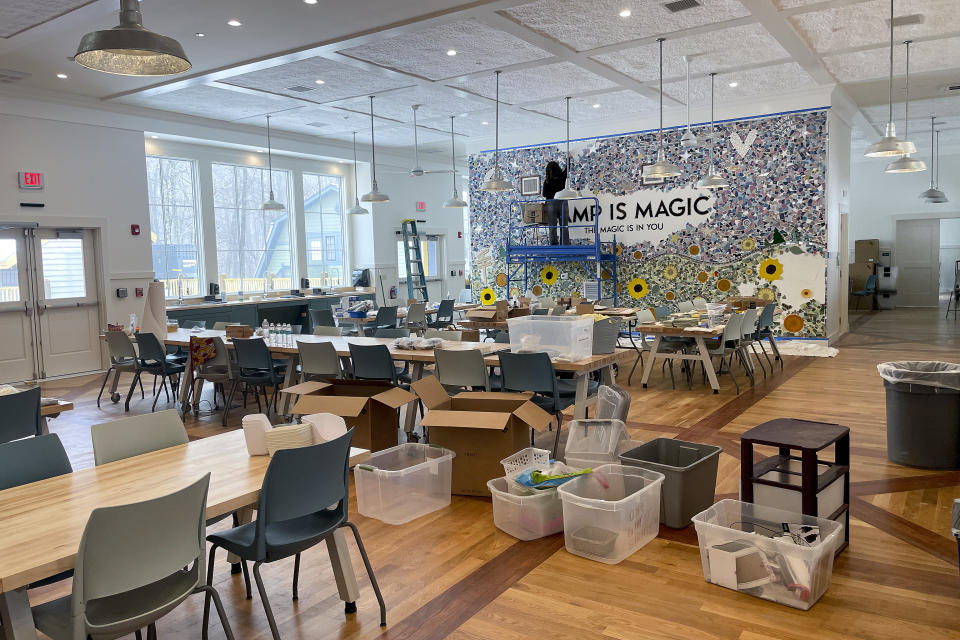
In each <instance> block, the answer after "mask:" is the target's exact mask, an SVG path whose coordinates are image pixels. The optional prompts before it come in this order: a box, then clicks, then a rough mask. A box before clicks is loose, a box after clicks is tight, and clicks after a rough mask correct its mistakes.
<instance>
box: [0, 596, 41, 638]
mask: <svg viewBox="0 0 960 640" xmlns="http://www.w3.org/2000/svg"><path fill="white" fill-rule="evenodd" d="M0 622H2V623H3V628H2V629H0V631H2V632H3V637H4V639H5V640H27V638H29V639H30V640H37V629H36V627H34V625H33V612H31V611H30V599H29V598H28V597H27V590H26V589H17V590H15V591H7V592H6V593H0Z"/></svg>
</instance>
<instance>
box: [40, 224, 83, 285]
mask: <svg viewBox="0 0 960 640" xmlns="http://www.w3.org/2000/svg"><path fill="white" fill-rule="evenodd" d="M40 260H41V264H42V265H43V296H44V297H45V298H47V299H49V300H58V299H62V298H85V297H86V296H87V283H86V276H85V274H84V268H83V264H84V263H83V238H44V239H42V240H40Z"/></svg>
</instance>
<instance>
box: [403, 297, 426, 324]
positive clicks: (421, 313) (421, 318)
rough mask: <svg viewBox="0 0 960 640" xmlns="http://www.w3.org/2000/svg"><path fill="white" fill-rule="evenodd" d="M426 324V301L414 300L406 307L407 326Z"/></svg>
mask: <svg viewBox="0 0 960 640" xmlns="http://www.w3.org/2000/svg"><path fill="white" fill-rule="evenodd" d="M426 324H427V303H426V302H415V303H413V304H412V305H410V306H409V307H407V326H408V327H423V326H424V325H426Z"/></svg>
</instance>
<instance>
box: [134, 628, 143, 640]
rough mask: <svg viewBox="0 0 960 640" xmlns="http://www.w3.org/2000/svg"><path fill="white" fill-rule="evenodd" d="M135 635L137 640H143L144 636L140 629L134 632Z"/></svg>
mask: <svg viewBox="0 0 960 640" xmlns="http://www.w3.org/2000/svg"><path fill="white" fill-rule="evenodd" d="M133 635H134V637H136V639H137V640H143V634H142V633H140V629H137V630H136V631H134V632H133Z"/></svg>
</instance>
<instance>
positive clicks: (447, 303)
mask: <svg viewBox="0 0 960 640" xmlns="http://www.w3.org/2000/svg"><path fill="white" fill-rule="evenodd" d="M455 302H456V300H441V301H440V306H439V307H437V322H446V323H450V322H453V305H454V303H455Z"/></svg>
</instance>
